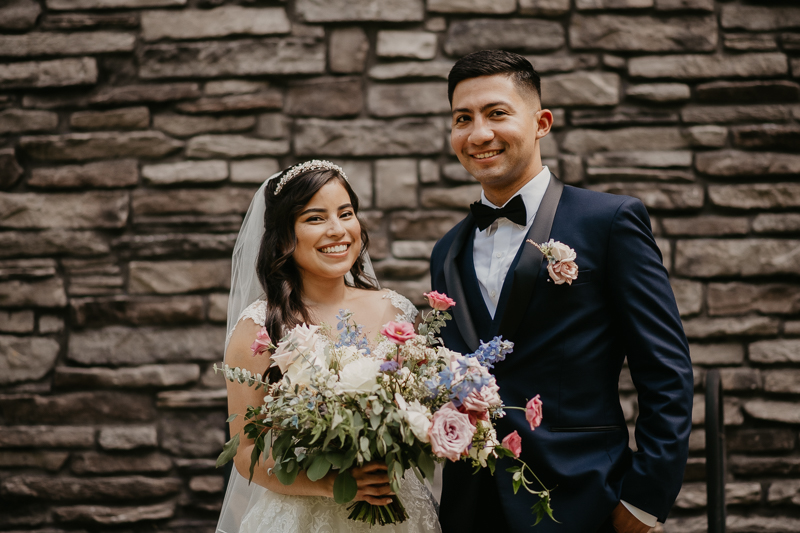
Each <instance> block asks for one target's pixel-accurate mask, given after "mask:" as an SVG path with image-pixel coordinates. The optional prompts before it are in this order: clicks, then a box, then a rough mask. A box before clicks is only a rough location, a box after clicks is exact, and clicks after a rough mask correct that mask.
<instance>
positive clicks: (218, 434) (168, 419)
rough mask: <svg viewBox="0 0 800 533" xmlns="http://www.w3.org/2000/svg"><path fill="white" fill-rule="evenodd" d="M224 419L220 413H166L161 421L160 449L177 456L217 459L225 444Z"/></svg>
mask: <svg viewBox="0 0 800 533" xmlns="http://www.w3.org/2000/svg"><path fill="white" fill-rule="evenodd" d="M225 418H226V417H225V414H224V413H223V412H222V411H215V412H211V413H207V414H206V413H198V412H192V411H187V412H166V413H164V414H163V415H162V417H161V420H160V433H161V435H162V443H161V447H162V448H164V449H165V450H167V451H168V452H170V453H172V454H174V455H177V456H179V457H216V456H217V454H219V453H220V452H221V451H222V445H223V444H224V443H225V442H226V441H227V437H226V433H227V431H226V430H225V429H224V428H225V427H226V424H225ZM198 427H202V428H203V431H201V432H198V431H196V430H195V428H198Z"/></svg>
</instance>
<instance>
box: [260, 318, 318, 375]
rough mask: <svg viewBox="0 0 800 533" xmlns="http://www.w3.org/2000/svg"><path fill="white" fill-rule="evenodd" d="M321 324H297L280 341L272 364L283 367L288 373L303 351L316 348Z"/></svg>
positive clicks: (273, 355)
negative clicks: (290, 366) (288, 369)
mask: <svg viewBox="0 0 800 533" xmlns="http://www.w3.org/2000/svg"><path fill="white" fill-rule="evenodd" d="M318 329H319V326H307V325H305V324H303V325H302V326H295V328H294V329H293V330H292V331H290V332H289V334H288V335H286V337H284V338H283V339H282V340H281V341H280V342H279V343H278V347H277V349H276V350H275V353H274V354H272V365H271V366H277V367H279V368H280V369H281V372H282V373H284V374H285V373H286V369H287V368H289V365H291V364H292V363H293V362H294V361H295V360H296V359H297V356H298V355H299V354H301V353H303V352H308V351H310V350H312V349H314V348H315V346H316V343H317V339H318V337H317V330H318Z"/></svg>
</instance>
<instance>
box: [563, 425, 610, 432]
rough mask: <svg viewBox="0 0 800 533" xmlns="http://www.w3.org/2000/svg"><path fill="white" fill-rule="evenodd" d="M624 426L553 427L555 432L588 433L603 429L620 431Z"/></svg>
mask: <svg viewBox="0 0 800 533" xmlns="http://www.w3.org/2000/svg"><path fill="white" fill-rule="evenodd" d="M621 429H622V426H555V427H551V428H550V431H552V432H553V433H587V432H592V431H595V432H602V431H619V430H621Z"/></svg>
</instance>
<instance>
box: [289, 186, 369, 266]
mask: <svg viewBox="0 0 800 533" xmlns="http://www.w3.org/2000/svg"><path fill="white" fill-rule="evenodd" d="M294 231H295V235H296V236H297V248H296V249H295V252H294V255H293V257H294V261H295V263H296V264H297V266H298V268H300V270H301V272H303V274H304V275H307V274H311V275H315V276H320V277H323V278H336V277H341V276H344V275H345V274H346V273H347V272H348V271H349V270H350V268H351V267H352V266H353V264H354V263H355V262H356V259H358V255H359V254H360V253H361V224H360V223H359V222H358V219H357V218H356V212H355V210H354V209H353V205H352V203H351V202H350V196H349V195H348V194H347V191H346V190H345V188H344V187H343V186H342V184H341V183H339V181H338V180H335V179H334V180H331V181H329V182H328V183H326V184H325V185H324V186H323V187H322V188H321V189H320V190H319V191H318V192H317V194H315V195H314V196H313V197H312V198H311V201H310V202H308V204H306V205H305V206H304V207H303V210H302V211H301V212H300V215H299V216H298V217H297V218H296V219H295V222H294Z"/></svg>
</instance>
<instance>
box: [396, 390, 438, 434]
mask: <svg viewBox="0 0 800 533" xmlns="http://www.w3.org/2000/svg"><path fill="white" fill-rule="evenodd" d="M400 412H401V413H402V415H403V418H405V420H406V422H408V427H410V428H411V432H412V433H414V436H415V437H417V438H418V439H419V440H420V441H422V442H429V441H430V438H429V437H428V430H429V429H430V427H431V420H430V418H429V416H430V411H428V408H427V407H425V406H424V405H422V404H420V403H419V402H418V401H417V400H414V401H413V402H411V403H409V404H408V405H407V408H406V410H405V411H400Z"/></svg>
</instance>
